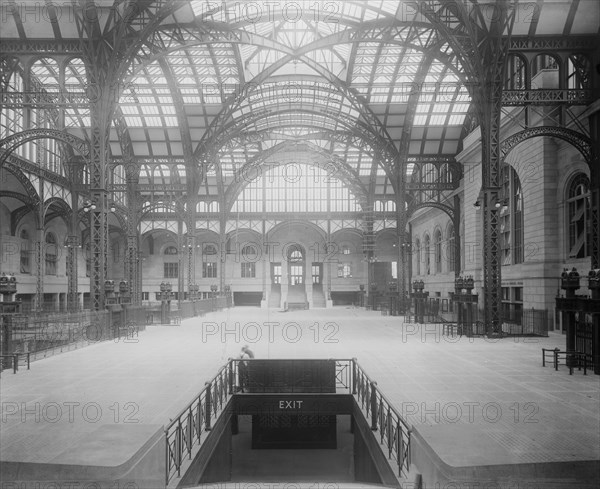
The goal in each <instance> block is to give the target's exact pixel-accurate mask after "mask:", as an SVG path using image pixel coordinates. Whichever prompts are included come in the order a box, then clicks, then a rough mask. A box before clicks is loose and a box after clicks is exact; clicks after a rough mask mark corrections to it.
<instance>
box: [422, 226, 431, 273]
mask: <svg viewBox="0 0 600 489" xmlns="http://www.w3.org/2000/svg"><path fill="white" fill-rule="evenodd" d="M423 246H424V248H425V275H431V239H430V238H429V234H426V235H425V238H423Z"/></svg>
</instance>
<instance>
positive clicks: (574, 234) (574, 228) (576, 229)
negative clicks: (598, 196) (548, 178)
mask: <svg viewBox="0 0 600 489" xmlns="http://www.w3.org/2000/svg"><path fill="white" fill-rule="evenodd" d="M590 211H591V201H590V180H589V179H588V177H587V176H586V175H584V174H583V173H578V174H577V175H575V177H574V178H573V179H572V180H571V183H570V185H569V187H568V194H567V213H568V214H567V223H568V226H569V229H568V234H569V251H568V256H569V258H585V257H587V256H590V244H591V240H590V238H591V237H590V224H589V219H590Z"/></svg>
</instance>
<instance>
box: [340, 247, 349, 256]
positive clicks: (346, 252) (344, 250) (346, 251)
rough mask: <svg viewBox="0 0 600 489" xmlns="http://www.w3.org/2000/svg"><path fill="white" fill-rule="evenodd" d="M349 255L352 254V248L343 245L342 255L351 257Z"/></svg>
mask: <svg viewBox="0 0 600 489" xmlns="http://www.w3.org/2000/svg"><path fill="white" fill-rule="evenodd" d="M349 254H350V246H348V245H343V246H342V255H349Z"/></svg>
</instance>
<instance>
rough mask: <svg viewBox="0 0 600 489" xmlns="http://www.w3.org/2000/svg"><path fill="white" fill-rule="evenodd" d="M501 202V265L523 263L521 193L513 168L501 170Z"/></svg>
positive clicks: (508, 166)
mask: <svg viewBox="0 0 600 489" xmlns="http://www.w3.org/2000/svg"><path fill="white" fill-rule="evenodd" d="M500 178H501V182H502V192H501V197H502V201H501V202H500V204H501V206H502V207H501V208H500V233H501V234H502V240H501V242H502V264H503V265H516V264H518V263H523V241H524V239H523V193H522V190H521V181H520V180H519V176H518V175H517V172H516V171H515V170H514V168H513V167H512V166H510V165H504V166H503V167H502V170H501V176H500Z"/></svg>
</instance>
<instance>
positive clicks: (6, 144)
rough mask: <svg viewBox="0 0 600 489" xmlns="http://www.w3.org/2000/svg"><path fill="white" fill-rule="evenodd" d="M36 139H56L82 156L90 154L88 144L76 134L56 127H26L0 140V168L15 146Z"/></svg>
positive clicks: (86, 156)
mask: <svg viewBox="0 0 600 489" xmlns="http://www.w3.org/2000/svg"><path fill="white" fill-rule="evenodd" d="M36 139H56V140H57V141H62V142H63V143H67V144H68V145H69V146H71V147H72V148H73V149H74V150H75V151H77V152H78V153H79V154H80V155H82V156H83V157H84V158H89V155H90V144H89V143H88V142H87V141H86V140H85V139H81V138H80V137H78V136H74V135H73V134H69V133H68V132H65V131H59V130H57V129H26V130H25V131H21V132H18V133H16V134H11V135H10V136H7V137H5V138H4V139H2V140H0V150H2V151H1V152H0V168H1V167H2V166H3V165H4V161H5V160H6V158H7V156H8V155H9V154H11V153H12V152H13V151H14V150H15V149H16V148H18V147H19V146H21V145H22V144H25V143H27V142H29V141H34V140H36Z"/></svg>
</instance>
